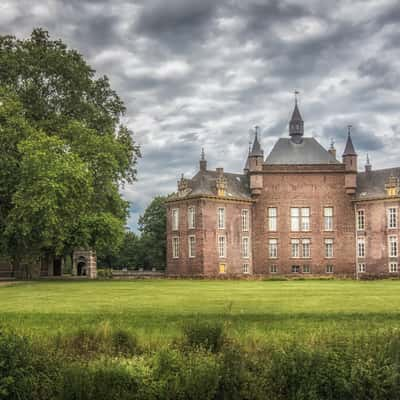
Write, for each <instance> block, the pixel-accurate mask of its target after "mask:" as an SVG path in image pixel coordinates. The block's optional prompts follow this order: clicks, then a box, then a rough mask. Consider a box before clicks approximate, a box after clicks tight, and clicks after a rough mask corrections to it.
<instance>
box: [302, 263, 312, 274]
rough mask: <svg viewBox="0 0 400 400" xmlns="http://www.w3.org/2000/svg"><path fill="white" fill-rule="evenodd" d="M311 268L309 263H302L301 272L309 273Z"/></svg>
mask: <svg viewBox="0 0 400 400" xmlns="http://www.w3.org/2000/svg"><path fill="white" fill-rule="evenodd" d="M310 273H311V268H310V266H309V265H303V274H310Z"/></svg>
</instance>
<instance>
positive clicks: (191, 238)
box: [188, 235, 196, 258]
mask: <svg viewBox="0 0 400 400" xmlns="http://www.w3.org/2000/svg"><path fill="white" fill-rule="evenodd" d="M188 240H189V257H190V258H194V257H196V236H194V235H191V236H189V238H188Z"/></svg>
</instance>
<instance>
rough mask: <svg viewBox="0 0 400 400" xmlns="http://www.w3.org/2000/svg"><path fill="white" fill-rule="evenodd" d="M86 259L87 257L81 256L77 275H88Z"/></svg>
mask: <svg viewBox="0 0 400 400" xmlns="http://www.w3.org/2000/svg"><path fill="white" fill-rule="evenodd" d="M86 272H87V267H86V259H85V257H82V256H81V257H79V259H78V265H77V275H78V276H86V275H87V273H86Z"/></svg>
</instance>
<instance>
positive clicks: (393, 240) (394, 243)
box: [389, 236, 398, 257]
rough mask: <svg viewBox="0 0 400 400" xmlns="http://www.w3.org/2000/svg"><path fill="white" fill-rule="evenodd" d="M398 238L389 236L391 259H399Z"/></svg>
mask: <svg viewBox="0 0 400 400" xmlns="http://www.w3.org/2000/svg"><path fill="white" fill-rule="evenodd" d="M397 247H398V246H397V236H389V257H397V255H398V248H397Z"/></svg>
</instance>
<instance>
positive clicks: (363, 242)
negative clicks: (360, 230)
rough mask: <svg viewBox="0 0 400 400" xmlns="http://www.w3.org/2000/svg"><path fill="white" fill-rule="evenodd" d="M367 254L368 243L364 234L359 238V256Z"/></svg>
mask: <svg viewBox="0 0 400 400" xmlns="http://www.w3.org/2000/svg"><path fill="white" fill-rule="evenodd" d="M366 254H367V245H366V240H365V237H364V236H360V237H358V238H357V258H365V257H366Z"/></svg>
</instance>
